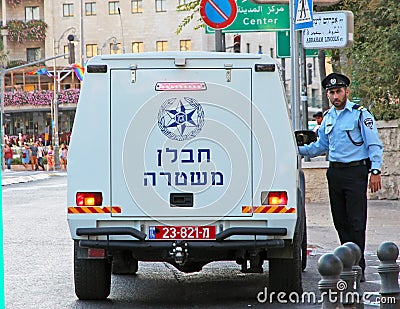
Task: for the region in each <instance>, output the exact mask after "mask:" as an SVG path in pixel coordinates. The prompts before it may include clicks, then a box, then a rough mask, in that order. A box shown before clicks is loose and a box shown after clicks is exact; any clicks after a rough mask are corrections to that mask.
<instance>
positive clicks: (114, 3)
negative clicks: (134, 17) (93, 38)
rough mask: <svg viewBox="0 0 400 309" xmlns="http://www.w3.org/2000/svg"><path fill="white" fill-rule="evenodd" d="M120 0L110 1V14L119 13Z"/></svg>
mask: <svg viewBox="0 0 400 309" xmlns="http://www.w3.org/2000/svg"><path fill="white" fill-rule="evenodd" d="M118 8H119V1H110V2H108V14H109V15H118Z"/></svg>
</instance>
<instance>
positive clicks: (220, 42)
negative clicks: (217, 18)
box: [214, 29, 225, 52]
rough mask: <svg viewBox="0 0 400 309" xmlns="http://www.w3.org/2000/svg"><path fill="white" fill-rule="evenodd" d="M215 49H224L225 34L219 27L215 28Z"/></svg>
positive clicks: (221, 50)
mask: <svg viewBox="0 0 400 309" xmlns="http://www.w3.org/2000/svg"><path fill="white" fill-rule="evenodd" d="M214 36H215V51H216V52H224V51H225V38H224V36H225V34H223V33H222V30H221V29H215V33H214Z"/></svg>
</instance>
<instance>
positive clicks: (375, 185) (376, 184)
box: [369, 174, 382, 193]
mask: <svg viewBox="0 0 400 309" xmlns="http://www.w3.org/2000/svg"><path fill="white" fill-rule="evenodd" d="M369 188H370V190H371V192H372V193H374V192H376V191H378V190H380V189H381V188H382V183H381V175H379V174H378V175H374V174H371V176H370V177H369Z"/></svg>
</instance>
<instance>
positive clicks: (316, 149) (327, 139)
mask: <svg viewBox="0 0 400 309" xmlns="http://www.w3.org/2000/svg"><path fill="white" fill-rule="evenodd" d="M349 85H350V80H349V78H348V77H346V76H344V75H342V74H338V73H332V74H329V75H328V76H327V77H326V78H324V80H323V81H322V87H323V88H325V89H326V93H327V97H328V100H329V102H330V103H331V104H332V105H333V106H332V107H331V108H330V109H329V110H328V111H327V112H326V114H325V117H324V119H323V121H322V124H321V127H320V128H319V130H318V133H319V137H318V140H317V141H316V142H314V143H311V144H309V145H305V146H300V147H299V153H300V154H301V155H304V156H308V157H315V156H318V155H321V154H323V153H326V152H327V151H329V154H328V159H329V168H328V171H327V173H326V175H327V179H328V188H329V199H330V204H331V212H332V218H333V223H334V225H335V228H336V231H337V233H338V235H339V239H340V242H341V243H342V244H343V243H345V242H348V241H351V242H354V243H356V244H357V245H358V246H359V247H360V249H361V252H362V258H361V260H360V266H361V268H362V269H363V276H362V281H365V277H364V271H365V259H364V249H365V231H366V224H367V187H368V174H369V173H370V174H371V176H370V177H369V189H370V190H371V192H376V191H378V190H380V189H381V175H380V174H381V170H380V169H381V166H382V152H383V148H382V143H381V141H380V139H379V135H378V130H377V128H376V122H375V119H374V117H373V116H372V115H371V113H370V112H369V111H368V110H367V109H365V108H363V107H361V106H359V105H357V104H355V103H353V102H350V101H349V99H348V95H349V89H348V86H349Z"/></svg>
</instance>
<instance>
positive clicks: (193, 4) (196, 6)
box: [175, 0, 204, 34]
mask: <svg viewBox="0 0 400 309" xmlns="http://www.w3.org/2000/svg"><path fill="white" fill-rule="evenodd" d="M177 10H178V11H191V13H190V14H189V15H188V16H186V17H185V18H184V19H183V20H182V21H181V23H180V24H179V25H178V28H177V29H176V31H175V32H176V34H179V33H181V32H182V30H183V28H185V27H186V26H187V25H188V24H189V23H190V22H191V21H192V20H194V18H195V15H196V14H198V12H199V11H200V0H193V1H190V2H188V3H185V4H181V5H178V6H177ZM196 21H197V25H196V26H194V29H195V30H197V29H199V28H202V27H204V23H203V21H202V19H201V17H200V18H198V19H197V20H196Z"/></svg>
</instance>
